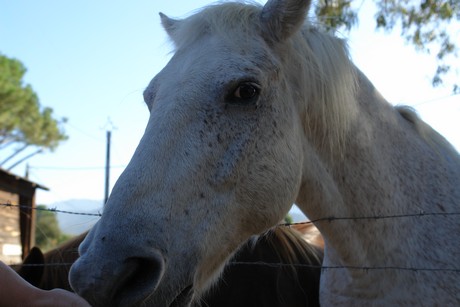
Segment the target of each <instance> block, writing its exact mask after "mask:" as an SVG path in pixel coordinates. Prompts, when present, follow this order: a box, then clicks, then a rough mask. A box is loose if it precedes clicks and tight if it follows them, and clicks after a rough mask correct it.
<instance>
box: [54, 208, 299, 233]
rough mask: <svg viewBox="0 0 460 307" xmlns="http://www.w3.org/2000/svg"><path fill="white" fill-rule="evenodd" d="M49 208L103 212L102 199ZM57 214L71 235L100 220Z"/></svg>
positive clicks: (296, 218)
mask: <svg viewBox="0 0 460 307" xmlns="http://www.w3.org/2000/svg"><path fill="white" fill-rule="evenodd" d="M48 208H52V209H57V210H62V211H70V212H78V213H93V214H94V213H102V200H92V199H70V200H65V201H61V202H57V203H53V204H51V205H49V206H48ZM289 214H290V215H291V217H292V219H293V222H294V223H296V222H303V221H306V220H307V217H306V216H305V215H304V214H303V213H302V211H300V209H299V208H297V207H296V206H293V207H292V209H291V210H290V211H289ZM56 216H57V219H58V223H59V227H61V230H62V232H64V233H66V234H69V235H78V234H80V233H82V232H85V231H86V230H88V229H90V228H91V227H93V225H94V224H95V223H96V222H97V221H98V220H99V217H97V216H87V215H76V214H68V213H56Z"/></svg>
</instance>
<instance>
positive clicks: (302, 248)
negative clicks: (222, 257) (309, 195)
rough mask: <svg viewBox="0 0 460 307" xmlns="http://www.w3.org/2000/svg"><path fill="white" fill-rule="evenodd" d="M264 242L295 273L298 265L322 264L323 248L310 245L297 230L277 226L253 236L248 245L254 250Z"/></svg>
mask: <svg viewBox="0 0 460 307" xmlns="http://www.w3.org/2000/svg"><path fill="white" fill-rule="evenodd" d="M264 242H265V243H267V245H269V246H270V248H271V250H273V251H274V253H275V254H276V258H278V259H279V262H280V263H283V265H288V266H291V267H292V268H293V270H294V271H295V265H296V264H298V263H309V264H312V265H320V264H321V263H322V258H323V252H322V248H321V247H318V246H315V245H313V244H310V243H308V242H307V241H306V240H305V239H304V238H303V237H302V234H301V233H300V232H299V231H298V230H296V229H295V228H292V227H289V226H284V225H279V226H275V227H272V228H271V229H269V230H267V231H266V232H265V233H263V234H261V235H257V236H253V237H252V238H251V239H250V240H249V241H248V242H247V243H246V244H248V245H250V247H251V249H252V250H254V249H255V247H256V246H257V245H259V244H263V243H264ZM240 250H242V248H240ZM236 256H238V252H237V253H236Z"/></svg>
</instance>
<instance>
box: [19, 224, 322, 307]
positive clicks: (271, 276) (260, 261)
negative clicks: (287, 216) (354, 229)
mask: <svg viewBox="0 0 460 307" xmlns="http://www.w3.org/2000/svg"><path fill="white" fill-rule="evenodd" d="M297 227H299V226H293V227H292V228H291V227H287V226H279V227H275V228H272V229H271V230H269V231H267V232H266V233H264V234H262V235H259V236H254V237H253V238H252V239H251V240H249V241H248V242H246V243H245V244H244V245H243V246H242V247H241V248H240V249H239V250H238V252H237V253H236V254H235V255H234V257H233V259H232V260H231V261H230V262H229V263H228V265H227V266H226V268H225V270H224V272H223V275H222V278H221V279H220V281H219V282H218V283H217V284H216V285H215V286H213V287H212V288H211V289H210V290H209V291H208V292H207V293H205V294H203V295H202V297H201V299H200V302H201V304H202V305H203V306H216V307H217V306H218V307H225V306H262V307H264V306H266V307H269V306H270V307H272V306H280V307H281V306H291V307H295V306H319V278H320V273H321V269H320V266H321V263H322V257H323V253H322V249H321V248H319V247H316V246H314V245H312V244H309V243H307V242H306V241H305V240H304V239H303V238H302V235H303V236H305V235H307V236H308V234H307V232H314V229H313V230H312V229H311V227H299V228H300V230H302V231H303V233H300V232H299V231H297V230H296V229H295V228H297ZM305 229H307V231H306V230H305ZM86 234H87V233H83V234H81V235H79V236H77V237H75V238H73V239H71V240H69V241H68V242H66V243H64V244H63V245H61V246H59V247H57V248H56V249H54V250H51V251H49V252H47V253H45V254H43V253H42V252H41V251H40V249H39V248H37V247H34V248H33V249H32V250H31V252H30V254H29V255H28V256H27V257H26V259H25V260H24V263H23V266H21V267H20V268H19V269H18V270H17V272H18V273H19V274H20V275H21V276H22V277H23V278H24V279H26V280H27V281H28V282H30V283H31V284H33V285H35V286H37V287H39V288H42V289H46V290H48V289H53V288H62V289H66V290H70V291H72V289H71V288H70V285H69V282H68V274H69V268H70V266H71V264H72V263H73V262H75V260H76V259H77V258H78V251H77V249H78V246H79V245H80V243H81V241H83V239H84V238H85V236H86Z"/></svg>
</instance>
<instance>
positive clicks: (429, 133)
mask: <svg viewBox="0 0 460 307" xmlns="http://www.w3.org/2000/svg"><path fill="white" fill-rule="evenodd" d="M395 110H396V111H397V112H398V113H399V114H400V115H401V116H402V117H403V118H404V119H405V120H406V121H407V122H408V123H409V124H411V126H412V127H413V128H414V129H415V131H416V132H417V133H418V134H419V135H420V137H421V138H422V139H424V140H425V141H426V142H427V143H428V144H429V145H430V146H431V147H432V148H433V149H434V150H435V151H437V152H438V153H439V154H441V150H442V149H444V150H445V151H447V152H448V153H451V155H454V156H455V155H457V154H458V152H457V150H456V149H455V148H454V147H453V146H452V144H450V143H449V142H448V141H447V140H446V139H445V138H444V137H443V136H442V135H440V134H439V133H438V132H437V131H436V130H434V129H433V128H432V127H431V126H430V125H428V124H426V123H425V122H424V121H423V120H422V119H421V118H420V116H418V114H417V112H416V111H415V109H414V108H412V107H410V106H395Z"/></svg>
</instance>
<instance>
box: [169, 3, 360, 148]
mask: <svg viewBox="0 0 460 307" xmlns="http://www.w3.org/2000/svg"><path fill="white" fill-rule="evenodd" d="M249 4H250V5H248V3H218V4H213V5H210V6H207V7H204V8H202V9H201V10H200V11H199V12H198V13H196V14H194V15H192V16H190V17H188V18H186V19H183V20H180V21H178V22H177V23H175V24H174V29H173V31H170V32H168V33H169V34H170V36H171V38H172V40H173V42H174V45H175V47H176V50H178V49H182V48H187V46H188V45H190V44H192V43H193V42H196V41H198V40H199V39H200V38H201V37H203V36H204V35H207V34H210V33H215V34H217V35H218V36H219V37H221V38H224V39H226V40H229V41H232V42H234V43H236V44H238V43H239V42H241V43H244V42H246V43H247V37H248V36H249V37H253V38H254V39H257V37H260V36H261V33H262V31H261V27H262V24H261V21H260V18H259V16H260V12H261V10H262V6H261V5H260V4H256V3H249ZM235 33H244V34H245V35H235ZM241 40H244V41H241ZM265 45H266V46H267V48H268V45H269V44H268V43H267V44H265ZM272 47H273V48H274V49H276V52H278V53H279V54H280V55H281V61H282V62H284V63H283V65H280V66H281V67H278V68H279V69H280V70H283V71H285V72H286V73H285V75H286V76H287V77H288V78H291V79H290V80H286V81H287V82H286V84H285V86H287V87H288V86H291V87H294V88H291V89H290V92H291V93H294V95H295V98H294V99H295V100H296V101H297V102H298V103H299V104H300V105H299V107H300V110H301V111H302V113H301V114H303V116H304V119H305V125H304V129H305V133H306V134H307V135H308V136H313V137H312V138H311V139H312V141H313V142H314V143H315V145H316V146H317V148H319V149H322V150H327V151H328V152H329V154H332V153H333V152H338V153H340V152H341V148H343V144H344V139H345V134H346V133H347V131H348V127H349V125H350V122H351V120H352V119H353V118H354V117H355V115H356V113H357V102H356V97H355V96H356V95H355V93H356V90H357V86H358V85H357V84H358V83H357V71H356V67H355V66H354V64H353V63H352V62H351V60H350V57H349V54H348V48H347V45H346V43H345V41H344V40H341V39H339V38H337V37H335V36H333V35H331V34H329V33H326V32H323V31H320V30H319V29H317V28H315V27H313V26H312V25H311V24H309V23H308V21H306V22H305V24H304V26H303V28H302V29H301V30H300V31H298V33H296V34H295V35H293V36H292V37H291V38H289V39H288V40H287V41H284V42H282V43H281V44H279V45H277V46H272ZM293 72H295V73H293Z"/></svg>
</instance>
